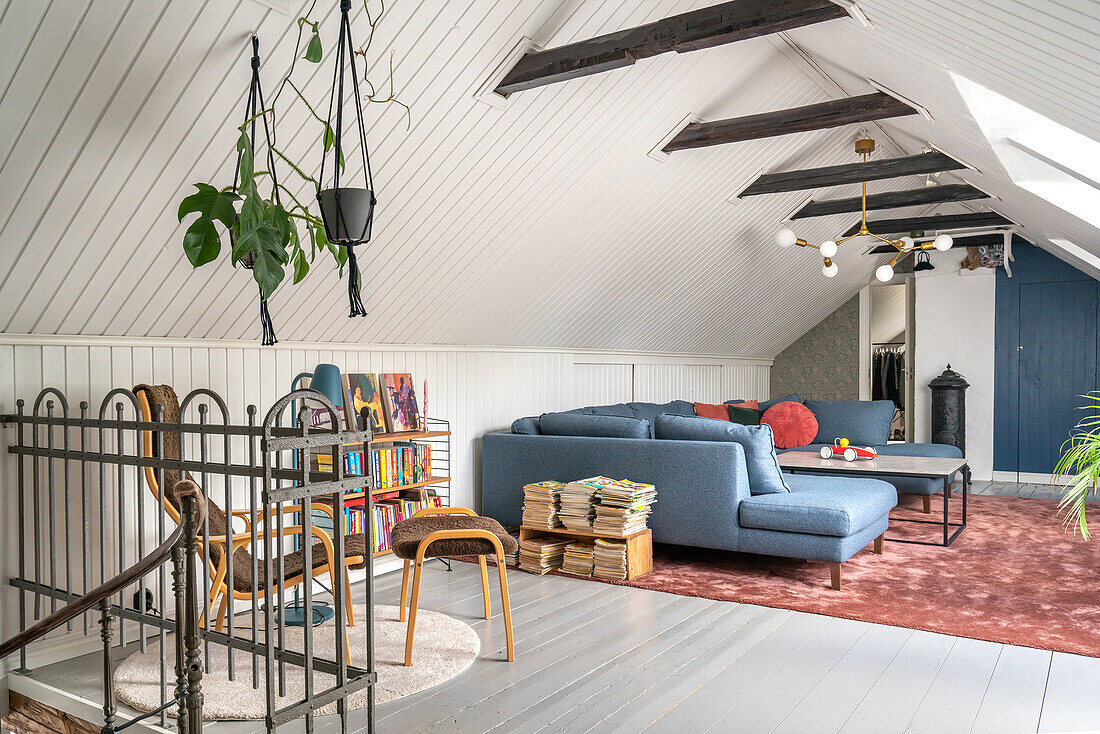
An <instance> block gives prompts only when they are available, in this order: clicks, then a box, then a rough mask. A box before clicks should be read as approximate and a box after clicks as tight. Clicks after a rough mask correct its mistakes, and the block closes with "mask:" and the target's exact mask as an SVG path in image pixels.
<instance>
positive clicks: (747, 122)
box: [663, 92, 917, 153]
mask: <svg viewBox="0 0 1100 734" xmlns="http://www.w3.org/2000/svg"><path fill="white" fill-rule="evenodd" d="M915 114H917V111H916V110H915V109H913V108H912V107H910V106H909V105H907V104H905V103H904V102H901V101H899V100H898V99H895V98H894V97H891V96H890V95H889V94H883V93H882V92H873V93H871V94H863V95H860V96H859V97H848V98H846V99H834V100H830V101H828V102H821V103H818V104H811V105H806V106H805V107H794V108H792V109H789V110H777V111H775V112H763V113H761V114H758V115H747V116H745V117H734V118H731V119H728V120H715V121H714V122H693V123H691V124H690V125H688V126H687V127H685V128H684V129H683V130H681V131H680V132H679V134H678V135H677V136H676V137H674V138H673V139H672V140H671V141H669V143H668V145H666V146H665V147H664V148H663V150H664V152H666V153H671V152H673V151H676V150H687V149H689V148H706V147H708V146H711V145H725V144H726V143H739V142H741V141H743V140H756V139H758V138H773V137H776V136H778V135H790V134H791V133H804V132H807V131H809V130H824V129H826V128H830V127H840V126H842V125H851V124H854V123H858V122H869V121H871V120H884V119H886V118H890V117H904V116H905V115H915Z"/></svg>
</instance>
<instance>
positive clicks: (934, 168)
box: [739, 152, 966, 197]
mask: <svg viewBox="0 0 1100 734" xmlns="http://www.w3.org/2000/svg"><path fill="white" fill-rule="evenodd" d="M960 168H966V166H965V165H964V164H962V163H959V162H958V161H957V160H955V159H954V158H952V157H951V156H947V155H944V154H943V153H938V152H934V153H918V154H917V155H910V156H905V157H904V158H887V159H885V160H881V161H868V162H866V163H862V162H860V163H845V164H844V165H840V166H825V167H824V168H807V169H804V170H801V171H783V172H780V173H765V174H763V175H762V176H760V177H759V178H757V179H756V180H755V181H753V182H752V184H751V185H750V186H749V187H748V188H747V189H745V190H744V191H742V192H741V193H740V194H739V196H741V197H745V196H759V195H760V194H778V193H782V192H785V191H805V190H807V189H823V188H827V187H829V186H839V185H841V184H849V183H859V182H861V181H878V180H880V179H884V178H900V177H901V176H915V175H924V174H926V173H938V172H940V171H957V170H959V169H960Z"/></svg>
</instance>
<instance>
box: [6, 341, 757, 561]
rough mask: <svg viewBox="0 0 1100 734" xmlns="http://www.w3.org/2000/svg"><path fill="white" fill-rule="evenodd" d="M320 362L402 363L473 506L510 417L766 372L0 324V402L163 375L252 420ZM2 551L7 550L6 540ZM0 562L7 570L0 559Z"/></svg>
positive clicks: (744, 391)
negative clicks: (26, 330)
mask: <svg viewBox="0 0 1100 734" xmlns="http://www.w3.org/2000/svg"><path fill="white" fill-rule="evenodd" d="M321 362H329V363H333V364H336V365H338V366H339V367H340V368H341V369H342V370H344V371H347V372H411V373H412V375H413V378H414V380H415V383H416V389H417V391H418V393H419V394H420V400H421V406H422V407H426V410H427V413H428V415H430V416H432V417H436V418H445V419H447V420H449V421H450V422H451V427H452V431H453V433H454V435H453V437H452V462H453V465H452V473H451V476H452V477H453V482H452V488H451V496H452V501H453V502H454V503H455V504H460V505H467V506H473V507H477V506H478V505H479V484H480V471H479V460H478V450H479V441H478V439H479V437H480V436H481V435H483V434H484V433H486V432H488V431H494V430H499V429H504V428H507V427H508V426H509V424H510V423H511V421H512V420H514V419H515V418H517V417H520V416H525V415H538V414H540V413H543V412H547V411H555V410H564V409H568V408H572V407H577V406H581V405H591V404H602V403H613V402H622V401H629V400H646V401H662V402H663V401H666V400H671V399H674V398H682V399H685V400H698V401H705V402H719V401H721V400H724V399H727V398H735V397H736V398H764V397H767V392H768V382H769V380H768V370H769V360H748V359H718V358H711V357H705V358H703V357H686V356H675V355H652V354H632V353H621V354H615V353H575V352H571V351H566V350H542V349H539V350H536V349H511V348H494V347H416V348H405V347H393V346H374V345H370V346H367V345H346V344H338V345H333V344H326V345H311V344H294V345H282V344H281V345H279V347H278V348H275V349H260V348H256V347H252V346H244V345H241V344H240V343H236V342H226V341H209V340H207V341H204V340H191V341H171V340H164V339H130V340H121V339H113V338H101V337H63V338H62V337H52V336H51V337H36V336H13V335H0V412H5V413H6V412H15V401H16V399H17V398H23V399H25V400H26V401H27V408H26V409H27V411H28V412H29V411H30V409H31V405H32V403H33V400H34V398H35V396H36V395H37V394H38V392H39V391H40V390H41V389H42V388H43V387H49V386H55V387H58V388H60V389H61V390H62V391H63V392H64V393H65V394H66V397H67V398H68V401H69V405H70V406H71V410H72V412H73V413H74V414H75V413H76V412H77V411H78V408H77V406H78V405H79V402H80V401H81V400H87V401H88V402H89V403H90V404H91V406H92V407H91V414H93V415H94V414H95V413H96V411H97V410H98V406H99V404H100V402H101V400H102V399H103V397H104V395H106V394H107V392H109V391H110V390H111V389H112V388H115V387H131V386H133V385H134V384H136V383H142V382H145V383H154V384H159V383H165V384H170V385H172V386H173V387H175V389H176V391H177V392H178V393H179V394H180V395H181V396H182V395H184V394H186V393H187V392H189V391H190V390H192V389H194V388H199V387H205V388H210V389H212V390H214V391H215V392H217V393H218V394H220V395H222V396H223V397H224V398H225V400H226V403H227V404H228V407H229V411H230V419H231V420H232V421H234V422H244V421H246V413H245V407H246V406H247V405H249V404H255V405H256V406H257V407H258V408H259V409H260V419H261V420H262V416H263V412H264V411H266V410H267V408H268V407H269V406H270V405H271V404H272V403H273V402H274V401H275V400H276V399H277V398H278V397H279V396H281V395H283V394H284V393H286V392H287V391H288V390H289V388H290V383H291V380H292V379H293V377H294V376H295V375H296V374H298V373H299V372H303V371H307V370H311V369H312V368H313V366H314V365H316V364H318V363H321ZM425 382H426V383H427V389H426V391H425ZM14 439H15V433H14V429H13V428H12V427H10V426H9V427H6V428H5V429H4V433H3V440H4V444H5V445H8V444H11V443H12V442H13V441H14ZM0 464H2V465H3V466H2V467H0V469H2V471H0V477H2V478H3V485H2V489H0V500H2V501H0V519H2V520H3V524H2V525H0V527H2V528H4V529H5V530H7V533H6V535H5V537H7V538H14V537H15V526H14V518H13V515H14V509H13V508H14V505H15V500H14V498H15V476H14V474H15V471H14V470H15V466H14V464H15V462H13V461H11V460H10V457H9V456H8V454H7V453H6V452H0ZM135 490H136V488H135ZM211 490H212V491H214V488H213V487H211ZM127 491H128V492H129V491H131V490H129V489H128V490H127ZM234 494H236V492H235V493H234ZM237 501H241V500H236V499H235V502H237ZM108 530H109V529H108ZM2 553H3V555H4V556H5V557H7V558H8V559H11V558H12V557H13V556H14V555H15V554H14V552H13V549H12V548H8V547H5V548H3V549H2ZM4 570H5V572H6V573H10V571H11V570H12V569H11V566H10V565H8V564H5V569H4Z"/></svg>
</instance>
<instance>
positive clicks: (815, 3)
mask: <svg viewBox="0 0 1100 734" xmlns="http://www.w3.org/2000/svg"><path fill="white" fill-rule="evenodd" d="M847 15H848V12H847V11H846V10H845V9H844V8H842V7H840V6H839V5H837V4H835V3H833V2H830V0H734V2H726V3H720V4H718V5H713V6H711V7H709V8H700V9H699V10H692V11H690V12H687V13H681V14H680V15H674V16H672V17H669V18H664V19H663V20H658V21H655V22H653V23H647V24H646V25H642V26H638V27H636V28H630V29H628V30H625V31H617V32H615V33H608V34H607V35H603V36H598V37H596V38H590V39H588V40H587V41H578V42H577V43H570V44H568V45H565V46H559V47H557V48H551V49H547V50H545V51H539V52H537V53H532V54H527V55H526V56H524V57H523V58H522V59H520V60H519V61H518V62H517V63H516V65H515V66H514V67H512V70H511V71H509V72H508V73H507V74H506V75H505V77H504V79H503V81H501V83H500V84H498V85H497V88H496V89H495V90H494V91H496V93H497V94H503V95H505V96H507V95H509V94H512V93H513V92H522V91H524V90H526V89H534V88H536V87H542V86H545V85H547V84H554V83H556V82H563V81H567V80H569V79H577V78H580V77H584V76H590V75H592V74H599V73H600V72H604V71H610V70H611V69H619V68H622V67H624V66H630V65H631V64H633V63H634V62H635V61H636V60H638V59H645V58H649V57H651V56H658V55H660V54H664V53H669V52H671V51H675V52H676V53H685V52H687V51H696V50H699V49H703V48H711V47H712V46H720V45H722V44H726V43H733V42H735V41H742V40H745V39H746V38H755V37H757V36H765V35H769V34H772V33H779V32H781V31H789V30H791V29H793V28H801V27H802V26H806V25H810V24H812V23H820V22H822V21H826V20H833V19H835V18H843V17H845V16H847Z"/></svg>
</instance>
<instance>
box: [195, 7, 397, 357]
mask: <svg viewBox="0 0 1100 734" xmlns="http://www.w3.org/2000/svg"><path fill="white" fill-rule="evenodd" d="M369 2H370V0H363V8H364V15H365V16H366V19H367V23H368V24H369V25H370V32H369V34H368V36H367V40H366V42H365V43H364V44H363V45H362V46H360V47H359V48H358V49H357V50H356V51H355V54H356V55H358V56H360V57H361V58H362V59H363V60H364V63H365V60H366V54H367V50H368V49H369V48H370V44H371V41H372V40H373V39H374V30H375V27H376V26H377V24H378V21H379V20H380V18H381V17H382V14H383V13H384V12H385V7H384V5H379V6H378V8H377V12H372V10H371V8H370V7H369ZM316 4H317V2H316V0H314V3H313V4H312V5H311V6H310V7H309V9H308V11H307V12H306V15H305V16H303V17H301V18H299V19H298V22H297V25H298V34H297V39H296V41H295V45H294V56H293V62H292V63H291V66H290V69H289V71H288V72H287V74H286V76H285V77H283V79H282V81H281V83H280V84H279V86H278V89H277V91H276V93H275V95H274V97H272V98H271V100H270V103H269V104H267V105H266V106H262V105H257V104H255V103H254V102H253V96H252V95H251V94H250V96H249V104H250V105H252V106H251V108H250V112H251V114H249V115H248V116H247V117H246V119H245V120H244V123H243V124H242V125H241V126H240V127H239V128H238V130H239V132H240V134H239V136H238V137H237V143H236V152H237V159H238V164H237V166H236V168H235V170H234V181H233V183H232V184H231V185H221V186H219V185H215V184H214V183H211V182H199V183H196V184H194V187H195V189H196V190H195V192H194V193H192V194H190V195H189V196H187V197H186V198H184V199H183V201H181V202H180V205H179V210H178V212H177V214H178V217H179V221H181V222H182V221H183V220H184V219H185V218H187V217H190V216H192V215H196V216H195V218H194V219H193V220H192V221H191V223H190V224H189V225H188V227H187V231H186V233H185V234H184V237H183V251H184V254H185V255H186V256H187V259H188V261H189V262H190V263H191V265H192V266H193V267H196V268H198V267H201V266H203V265H205V264H207V263H210V262H213V261H215V260H217V259H218V258H219V257H221V256H222V254H223V252H225V250H226V249H227V248H226V247H225V244H226V242H228V244H229V247H228V250H229V261H230V262H231V263H232V264H234V265H236V264H240V265H243V266H244V267H246V268H249V269H250V270H251V271H252V277H253V278H254V279H255V281H256V283H257V284H258V285H259V290H260V297H261V305H262V308H263V310H264V313H265V315H266V304H265V302H266V299H267V298H269V297H270V296H271V295H272V294H273V293H274V292H275V290H276V289H277V288H278V287H279V285H280V284H281V283H282V282H283V281H284V279H285V278H286V276H287V269H288V267H289V268H290V272H291V273H292V282H293V283H294V284H297V283H299V282H301V280H302V279H303V278H304V277H305V276H306V274H307V273H308V272H309V269H310V267H311V265H312V264H314V263H315V261H316V258H317V255H318V254H320V253H326V252H327V253H328V254H329V255H330V256H331V257H332V258H333V261H334V262H335V265H336V267H337V268H338V270H339V272H340V275H341V277H342V275H343V268H344V266H345V264H346V263H347V261H348V253H347V249H346V248H345V247H342V246H340V245H337V244H334V243H332V242H330V241H329V238H328V237H327V236H326V233H325V225H324V222H323V221H322V219H321V217H320V216H319V214H317V213H314V209H313V207H316V201H315V192H316V191H317V190H318V189H320V186H319V185H318V182H317V180H316V179H315V178H314V177H313V176H311V175H309V174H308V173H306V170H307V169H308V168H310V167H311V166H307V165H305V164H302V163H299V162H296V161H294V160H293V159H292V158H291V157H290V156H289V155H288V154H287V153H286V152H285V151H283V150H281V149H280V148H279V147H278V146H277V145H276V144H275V140H276V136H275V128H276V126H277V123H278V120H279V119H280V117H281V115H282V114H283V113H282V111H281V109H280V107H279V102H280V99H281V97H282V95H283V92H284V90H286V89H290V90H292V91H293V93H294V94H293V96H291V97H289V102H288V103H287V104H288V105H290V104H303V105H305V107H306V108H307V109H308V111H309V113H310V115H311V117H312V118H313V119H314V120H315V121H316V122H317V123H318V124H319V125H321V126H322V130H323V145H324V150H325V151H328V150H330V149H331V148H332V147H333V146H334V144H335V134H334V132H333V129H332V127H331V126H330V125H329V123H328V121H326V120H325V119H324V118H322V117H321V116H320V115H319V114H318V113H317V109H316V106H315V105H314V104H313V103H311V102H310V100H309V99H307V98H306V96H305V94H303V93H302V91H301V89H300V88H299V85H298V84H296V83H295V81H294V80H293V76H294V72H295V67H296V66H297V64H298V62H299V60H301V61H305V62H307V63H309V64H319V63H320V62H321V60H322V59H323V58H324V56H325V53H324V47H323V45H322V42H321V37H320V26H319V24H318V23H316V22H314V21H312V20H311V19H310V17H309V16H310V15H311V14H312V13H313V10H314V8H315V6H316ZM307 32H308V34H309V35H308V41H306V43H305V50H304V51H303V50H302V43H303V39H304V38H305V36H306V33H307ZM256 43H257V41H256V40H255V39H253V44H254V49H255V48H257V46H256ZM254 53H256V54H258V51H254ZM253 65H254V66H253V68H254V69H257V68H258V66H259V62H258V55H257V56H255V57H254V59H253ZM256 74H258V72H255V73H254V82H255V81H256V80H257V79H258V77H257V76H256ZM256 83H257V84H258V82H256ZM362 83H363V84H364V87H365V92H364V94H363V99H365V100H367V101H368V102H373V103H376V104H396V105H399V106H400V107H402V108H403V109H404V110H405V114H406V116H407V118H408V123H407V124H408V125H410V126H411V120H412V118H411V110H410V109H409V107H408V105H406V104H404V103H403V102H401V101H400V100H398V99H397V98H396V97H395V95H394V83H393V53H392V52H391V53H390V56H389V92H388V94H383V93H382V92H380V91H378V90H377V89H376V88H375V86H374V85H373V84H372V83H371V82H370V81H369V80H367V79H366V78H365V74H364V78H363V79H362ZM259 98H260V99H262V94H261V95H259ZM258 125H260V126H262V129H263V130H264V133H265V134H264V136H263V139H264V141H265V145H264V147H265V148H266V150H265V151H263V158H262V160H263V161H264V163H265V165H264V166H263V167H261V168H257V163H256V155H257V151H256V150H254V147H258V146H259V143H258V142H257V137H256V129H257V126H258ZM318 162H319V161H318ZM337 165H339V166H340V167H341V168H343V166H344V160H343V155H342V154H341V156H340V160H339V161H337ZM277 167H278V168H282V169H284V171H289V172H290V173H291V174H292V175H293V176H292V178H291V182H292V183H291V185H288V184H287V182H286V181H285V180H284V179H280V178H279V177H278V176H277V175H276V168H277ZM303 189H305V190H307V191H308V192H309V193H308V194H306V193H303ZM265 343H266V341H265Z"/></svg>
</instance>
